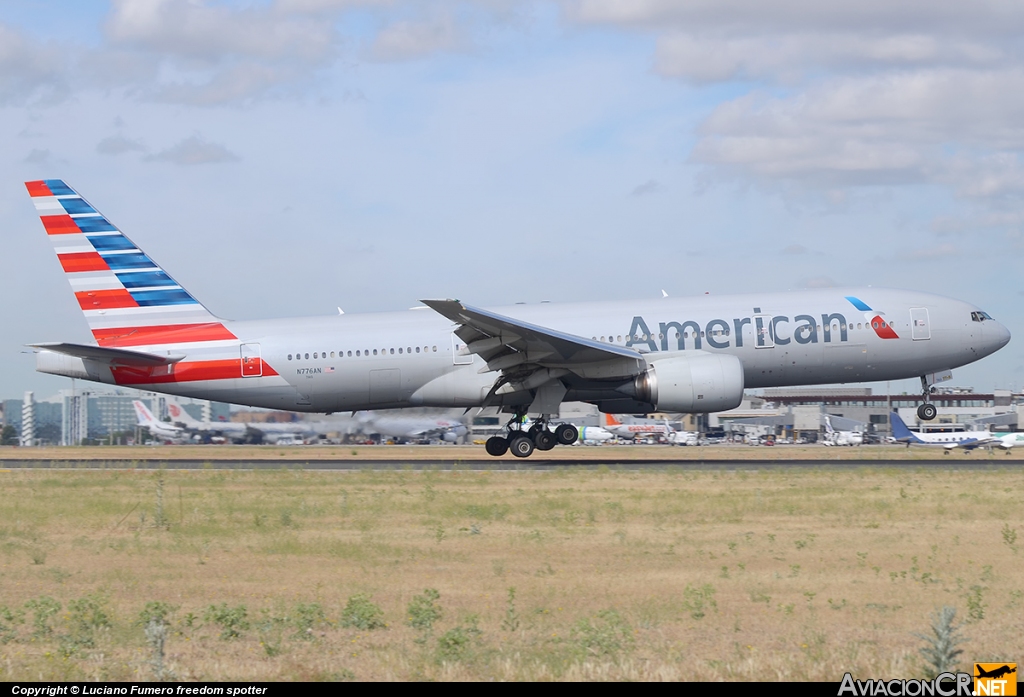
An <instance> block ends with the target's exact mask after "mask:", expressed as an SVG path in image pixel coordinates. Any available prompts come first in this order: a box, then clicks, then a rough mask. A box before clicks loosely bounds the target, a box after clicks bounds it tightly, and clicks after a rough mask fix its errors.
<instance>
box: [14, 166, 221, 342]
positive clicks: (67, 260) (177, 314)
mask: <svg viewBox="0 0 1024 697" xmlns="http://www.w3.org/2000/svg"><path fill="white" fill-rule="evenodd" d="M25 187H26V188H27V189H28V193H29V195H30V196H31V197H32V203H34V204H35V207H36V211H37V212H38V213H39V217H40V220H41V221H42V223H43V228H44V229H45V230H46V234H47V236H48V237H49V239H50V241H51V242H52V243H53V247H54V251H56V253H57V259H58V260H59V261H60V264H61V266H62V267H63V268H64V273H65V274H66V275H67V278H68V281H69V282H70V283H71V290H72V291H73V292H74V294H75V299H76V300H77V301H78V305H79V307H80V308H81V309H82V313H83V314H84V315H85V319H86V321H87V322H88V323H89V329H90V330H91V331H92V335H93V338H95V340H96V343H97V344H99V345H100V346H160V345H163V344H182V343H192V342H201V341H217V340H224V339H234V338H235V336H234V335H233V334H232V333H231V332H230V331H229V330H228V329H227V328H226V327H225V326H224V323H223V322H222V321H221V320H219V319H217V318H216V317H215V316H214V315H213V314H211V313H210V311H209V310H207V309H206V308H205V307H203V306H202V305H201V304H200V303H199V301H198V300H196V299H195V298H194V297H193V296H192V295H191V294H190V293H189V292H188V291H187V290H185V289H184V288H182V287H181V285H180V284H179V283H178V282H177V281H175V280H174V279H173V278H171V277H170V275H168V274H167V272H165V271H164V270H163V269H162V268H160V266H159V265H157V263H156V262H154V261H153V260H152V259H151V258H150V257H149V256H147V255H146V254H145V253H144V252H143V251H142V250H141V249H139V248H138V247H137V246H136V245H135V243H134V242H132V241H131V240H130V239H128V238H127V237H126V236H125V235H124V234H123V233H122V232H121V231H120V230H118V229H117V228H116V227H115V226H114V225H113V224H111V223H110V221H108V220H107V219H106V218H105V217H103V215H101V214H100V212H99V211H97V210H96V209H95V208H93V207H92V206H91V205H89V203H88V202H87V201H86V200H85V199H84V198H82V197H81V196H79V195H78V193H77V192H75V191H74V190H73V189H72V188H71V187H69V186H68V185H67V184H65V183H64V182H63V181H61V180H60V179H44V180H40V181H31V182H26V183H25Z"/></svg>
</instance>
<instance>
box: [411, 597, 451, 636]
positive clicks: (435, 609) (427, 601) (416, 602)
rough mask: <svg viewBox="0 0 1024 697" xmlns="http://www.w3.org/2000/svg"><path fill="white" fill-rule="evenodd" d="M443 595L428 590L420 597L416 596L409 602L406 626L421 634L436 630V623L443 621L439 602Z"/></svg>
mask: <svg viewBox="0 0 1024 697" xmlns="http://www.w3.org/2000/svg"><path fill="white" fill-rule="evenodd" d="M440 599H441V594H440V593H439V592H437V591H436V590H434V589H433V588H427V589H426V590H425V591H423V593H421V594H420V595H417V596H414V597H413V599H412V600H411V601H410V602H409V607H408V608H407V610H406V615H407V617H408V619H407V620H406V622H405V623H406V624H407V625H409V626H410V627H412V628H413V629H418V630H420V631H421V632H430V631H431V630H433V629H434V623H435V622H437V621H438V620H440V619H441V616H442V614H443V613H442V611H441V606H440V605H438V604H437V601H438V600H440Z"/></svg>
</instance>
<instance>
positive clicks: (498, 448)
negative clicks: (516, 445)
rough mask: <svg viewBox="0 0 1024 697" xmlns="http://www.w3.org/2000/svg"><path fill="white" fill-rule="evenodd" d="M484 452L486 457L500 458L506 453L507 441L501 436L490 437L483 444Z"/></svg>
mask: <svg viewBox="0 0 1024 697" xmlns="http://www.w3.org/2000/svg"><path fill="white" fill-rule="evenodd" d="M484 450H486V451H487V454H488V455H493V456H494V457H501V456H502V455H504V454H505V453H507V452H508V439H507V438H502V437H501V436H491V437H490V438H488V439H487V442H486V443H484Z"/></svg>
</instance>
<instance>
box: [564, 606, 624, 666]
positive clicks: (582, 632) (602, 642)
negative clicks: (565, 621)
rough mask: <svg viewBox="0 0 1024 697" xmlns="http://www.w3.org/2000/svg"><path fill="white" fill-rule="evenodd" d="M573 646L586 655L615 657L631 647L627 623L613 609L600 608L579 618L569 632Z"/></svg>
mask: <svg viewBox="0 0 1024 697" xmlns="http://www.w3.org/2000/svg"><path fill="white" fill-rule="evenodd" d="M569 637H570V640H571V641H572V642H573V644H574V645H575V647H576V648H577V649H578V650H579V651H581V652H582V653H584V654H586V655H588V656H602V657H604V656H606V657H610V658H615V657H617V656H618V655H619V654H620V653H622V652H624V651H628V650H630V649H632V648H633V632H632V630H631V629H630V627H629V623H627V622H626V620H625V619H624V618H623V617H622V615H620V614H619V613H618V612H617V611H615V610H602V611H601V612H598V613H597V614H596V615H594V616H593V617H588V618H584V619H581V620H579V621H578V622H577V623H576V624H575V625H573V627H572V630H571V632H570V634H569Z"/></svg>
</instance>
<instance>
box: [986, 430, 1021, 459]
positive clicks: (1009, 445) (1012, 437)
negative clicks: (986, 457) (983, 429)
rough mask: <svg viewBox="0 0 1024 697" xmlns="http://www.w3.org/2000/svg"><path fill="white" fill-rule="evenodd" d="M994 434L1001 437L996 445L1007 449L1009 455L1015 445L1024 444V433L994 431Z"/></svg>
mask: <svg viewBox="0 0 1024 697" xmlns="http://www.w3.org/2000/svg"><path fill="white" fill-rule="evenodd" d="M992 435H993V436H995V437H996V438H998V439H999V442H998V443H996V447H997V448H1002V449H1003V450H1006V451H1007V453H1006V454H1007V455H1009V454H1010V453H1009V451H1010V450H1012V449H1013V448H1014V447H1015V446H1018V445H1021V446H1024V433H993V434H992Z"/></svg>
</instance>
